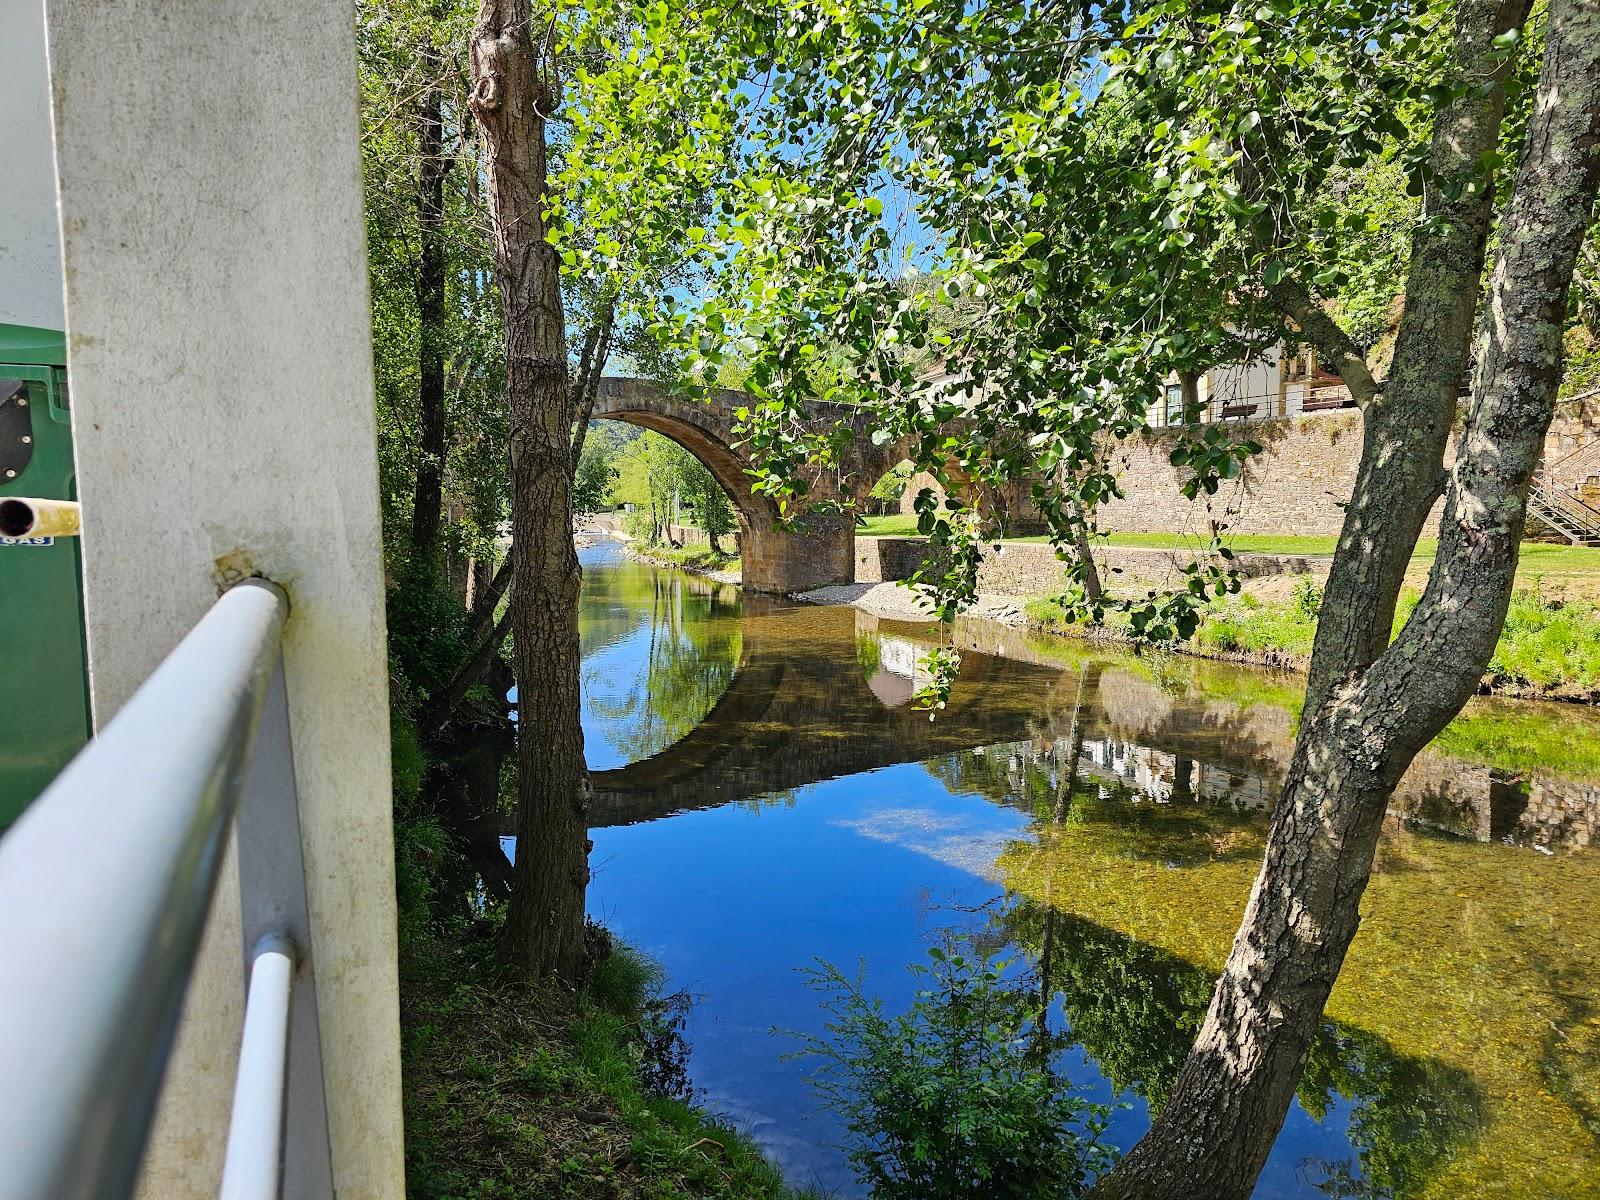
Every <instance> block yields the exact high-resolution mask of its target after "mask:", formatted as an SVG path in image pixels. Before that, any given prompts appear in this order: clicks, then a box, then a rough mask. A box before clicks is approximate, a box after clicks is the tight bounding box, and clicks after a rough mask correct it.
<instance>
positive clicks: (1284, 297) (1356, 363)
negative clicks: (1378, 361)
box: [1267, 275, 1382, 409]
mask: <svg viewBox="0 0 1600 1200" xmlns="http://www.w3.org/2000/svg"><path fill="white" fill-rule="evenodd" d="M1267 295H1268V296H1270V297H1271V298H1272V302H1273V303H1274V304H1275V305H1277V307H1278V310H1279V311H1280V312H1282V313H1283V314H1284V316H1286V317H1288V318H1289V319H1290V320H1291V321H1293V322H1294V323H1295V325H1296V326H1297V327H1298V328H1299V330H1300V332H1301V333H1302V334H1304V335H1305V338H1306V340H1307V341H1308V342H1310V343H1311V344H1312V345H1313V346H1315V347H1316V350H1317V353H1318V354H1320V355H1321V356H1322V361H1323V363H1324V365H1326V366H1329V367H1332V368H1333V370H1334V371H1335V372H1336V373H1337V374H1338V376H1339V378H1340V379H1342V380H1343V381H1344V385H1345V387H1347V388H1349V389H1350V395H1351V397H1352V398H1353V399H1354V400H1355V402H1356V406H1357V407H1358V408H1362V409H1365V408H1366V407H1367V405H1369V404H1371V403H1372V402H1373V401H1374V400H1376V399H1377V398H1378V395H1379V394H1380V392H1381V391H1382V388H1381V387H1380V385H1379V384H1378V381H1377V380H1376V379H1374V378H1373V377H1372V368H1371V367H1369V366H1368V365H1367V360H1366V356H1365V355H1363V354H1362V353H1361V348H1360V347H1359V346H1357V345H1356V343H1355V339H1353V338H1352V337H1351V336H1350V335H1349V334H1348V333H1346V332H1345V330H1344V327H1343V326H1342V325H1340V324H1339V322H1337V321H1335V320H1334V319H1333V318H1332V317H1331V316H1329V315H1328V313H1327V311H1326V310H1325V309H1323V307H1322V306H1321V305H1320V304H1318V303H1317V302H1316V300H1315V299H1314V298H1313V297H1312V295H1311V292H1310V291H1309V290H1308V289H1307V287H1306V285H1305V284H1304V283H1302V282H1301V281H1300V280H1299V279H1298V278H1296V277H1295V276H1292V275H1290V276H1285V277H1284V278H1283V279H1281V280H1279V281H1278V282H1277V283H1275V284H1271V285H1270V286H1269V287H1268V288H1267Z"/></svg>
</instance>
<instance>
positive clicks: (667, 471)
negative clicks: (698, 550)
mask: <svg viewBox="0 0 1600 1200" xmlns="http://www.w3.org/2000/svg"><path fill="white" fill-rule="evenodd" d="M614 455H615V456H614V459H613V462H614V471H615V481H614V482H613V484H612V486H611V494H610V499H611V502H612V503H613V504H631V505H633V507H634V510H635V512H636V513H637V514H638V516H637V519H636V526H637V528H635V529H634V530H633V531H632V532H634V534H635V536H644V537H645V538H646V539H647V540H648V541H650V542H660V541H662V540H663V538H664V536H665V532H666V527H667V526H668V525H670V524H676V523H680V520H681V522H682V523H691V522H692V523H693V524H696V525H698V526H699V527H700V528H701V529H703V530H705V531H706V534H707V535H708V536H709V537H710V539H711V541H712V544H713V546H715V545H716V543H717V539H719V538H720V537H722V536H723V535H725V534H728V533H732V532H733V530H734V528H735V518H734V513H733V505H732V503H731V502H730V501H729V499H728V494H727V493H726V492H725V491H723V489H722V485H721V484H720V483H718V482H717V479H716V476H714V475H712V474H711V472H710V470H708V469H707V468H706V466H705V464H704V463H702V462H701V461H700V460H699V459H698V458H696V457H695V456H694V455H693V454H691V453H690V452H689V451H688V450H686V449H684V448H683V447H682V446H680V445H678V443H677V442H674V441H673V440H672V439H671V438H668V437H666V436H664V435H663V434H659V433H656V432H655V431H654V430H646V431H644V432H643V433H642V434H640V435H639V436H638V437H636V438H634V439H632V440H631V441H628V442H626V443H623V444H622V445H621V446H620V447H618V448H617V449H616V450H615V451H614Z"/></svg>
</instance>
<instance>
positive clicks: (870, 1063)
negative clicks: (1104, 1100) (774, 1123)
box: [804, 947, 1111, 1200]
mask: <svg viewBox="0 0 1600 1200" xmlns="http://www.w3.org/2000/svg"><path fill="white" fill-rule="evenodd" d="M928 960H929V961H928V963H927V965H923V964H913V965H912V966H911V967H910V968H909V969H910V970H911V972H912V974H913V975H914V976H915V977H916V980H917V991H916V996H915V999H914V1000H913V1002H912V1004H911V1007H910V1009H909V1010H908V1011H906V1012H905V1013H901V1014H890V1013H888V1012H887V1011H886V1010H885V1007H884V1004H883V1001H882V1000H881V999H880V998H878V997H875V996H870V997H869V996H868V995H867V994H866V993H865V992H864V991H863V990H862V980H861V979H860V978H859V977H852V976H848V975H845V974H844V973H842V972H841V971H840V970H839V969H838V968H837V967H834V966H831V965H827V964H824V965H822V966H821V967H820V968H818V969H817V970H815V971H813V972H811V981H812V983H813V986H815V987H816V988H817V989H818V990H819V991H820V992H822V993H823V995H824V997H825V999H824V1004H825V1005H826V1006H827V1008H828V1010H829V1012H830V1014H831V1015H832V1020H831V1021H830V1022H829V1024H828V1031H829V1034H830V1038H829V1039H826V1040H825V1039H819V1038H808V1039H806V1048H805V1051H804V1054H806V1055H807V1056H810V1057H813V1058H814V1059H816V1060H817V1061H818V1063H819V1066H820V1069H819V1071H818V1072H817V1074H816V1075H815V1076H813V1079H812V1082H813V1086H814V1087H815V1088H816V1090H817V1091H818V1093H819V1094H820V1095H821V1096H822V1098H823V1099H824V1100H825V1101H826V1102H827V1103H828V1104H829V1105H830V1107H832V1108H833V1109H834V1110H835V1111H837V1112H839V1113H840V1114H841V1115H842V1116H843V1117H844V1120H845V1127H846V1129H847V1130H848V1131H849V1133H850V1137H851V1144H850V1161H851V1163H852V1164H853V1166H854V1167H855V1169H856V1172H857V1175H858V1177H859V1178H860V1180H861V1182H862V1183H863V1184H864V1185H866V1187H867V1189H868V1190H869V1191H870V1193H871V1194H872V1195H873V1196H874V1197H878V1198H879V1200H967V1198H969V1197H972V1196H985V1197H993V1198H994V1200H1063V1198H1065V1197H1070V1196H1076V1195H1078V1194H1080V1192H1081V1190H1082V1189H1083V1187H1084V1186H1085V1185H1086V1184H1087V1183H1088V1182H1089V1181H1090V1180H1091V1179H1093V1178H1094V1176H1095V1175H1096V1174H1098V1173H1099V1172H1100V1171H1102V1170H1104V1169H1105V1168H1106V1167H1108V1166H1109V1165H1110V1160H1111V1152H1110V1150H1109V1149H1108V1148H1107V1147H1106V1146H1104V1145H1102V1144H1101V1142H1100V1140H1099V1139H1100V1136H1101V1134H1102V1133H1103V1131H1104V1129H1105V1123H1106V1118H1107V1112H1106V1110H1105V1109H1104V1107H1103V1106H1099V1105H1093V1104H1089V1103H1088V1102H1087V1101H1085V1100H1083V1099H1082V1098H1081V1097H1079V1096H1077V1095H1075V1094H1074V1092H1073V1091H1072V1089H1071V1088H1070V1086H1069V1085H1068V1084H1067V1083H1066V1081H1064V1080H1063V1079H1061V1078H1060V1077H1059V1076H1058V1075H1057V1074H1056V1073H1055V1071H1054V1070H1053V1069H1052V1067H1051V1065H1050V1064H1051V1058H1052V1055H1053V1053H1054V1052H1055V1051H1057V1050H1059V1049H1060V1048H1061V1046H1062V1045H1063V1044H1064V1043H1063V1042H1061V1041H1060V1039H1059V1037H1058V1036H1057V1035H1052V1034H1050V1033H1049V1032H1048V1031H1046V1030H1045V1029H1043V1028H1042V1026H1041V1024H1040V1016H1041V1014H1040V1012H1039V1009H1038V997H1037V996H1036V995H1032V994H1029V993H1028V992H1025V991H1024V990H1023V989H1022V988H1021V987H1019V986H1018V984H1017V982H1016V980H1015V979H1014V978H1012V977H1011V976H1010V975H1009V973H1008V964H1007V963H1005V962H1003V961H1002V960H1000V959H998V958H995V957H992V956H986V955H983V954H979V953H973V954H970V955H969V954H968V953H965V952H963V951H961V950H960V949H955V950H950V951H947V950H944V949H941V948H938V947H935V948H934V949H932V950H930V951H929V953H928Z"/></svg>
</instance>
